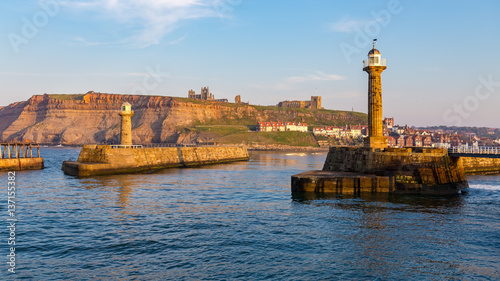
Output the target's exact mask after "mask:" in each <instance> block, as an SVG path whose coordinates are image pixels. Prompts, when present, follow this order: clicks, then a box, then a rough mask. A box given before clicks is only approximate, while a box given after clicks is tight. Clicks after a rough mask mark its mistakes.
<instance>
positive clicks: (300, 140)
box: [218, 132, 318, 147]
mask: <svg viewBox="0 0 500 281" xmlns="http://www.w3.org/2000/svg"><path fill="white" fill-rule="evenodd" d="M218 142H220V143H222V144H247V145H254V144H260V145H269V144H279V145H291V146H313V147H317V146H318V144H317V142H316V141H315V139H314V137H313V135H312V134H311V133H302V132H246V133H239V134H233V135H228V136H225V137H222V138H220V139H218Z"/></svg>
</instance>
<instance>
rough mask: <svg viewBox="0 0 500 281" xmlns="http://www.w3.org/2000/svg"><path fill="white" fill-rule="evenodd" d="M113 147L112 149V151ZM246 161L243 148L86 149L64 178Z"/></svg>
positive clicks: (66, 169) (65, 168)
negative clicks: (67, 176)
mask: <svg viewBox="0 0 500 281" xmlns="http://www.w3.org/2000/svg"><path fill="white" fill-rule="evenodd" d="M113 147H115V148H113ZM248 159H249V155H248V151H247V149H246V148H245V147H226V146H213V147H211V146H202V147H157V148H142V147H140V146H128V147H121V146H110V145H85V146H84V147H83V148H82V151H81V152H80V156H79V158H78V161H77V162H71V161H65V162H63V165H62V170H63V171H64V173H65V174H68V175H72V176H79V177H88V176H96V175H111V174H123V173H137V172H151V171H155V170H160V169H166V168H178V167H194V166H201V165H208V164H220V163H227V162H234V161H246V160H248Z"/></svg>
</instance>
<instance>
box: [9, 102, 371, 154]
mask: <svg viewBox="0 0 500 281" xmlns="http://www.w3.org/2000/svg"><path fill="white" fill-rule="evenodd" d="M125 101H128V102H129V103H131V104H132V110H134V112H135V114H134V116H133V117H132V135H133V142H134V143H137V144H148V143H159V142H184V143H185V142H194V141H196V140H197V139H198V138H200V136H198V135H193V134H192V133H182V132H183V128H189V127H192V126H195V125H197V124H240V125H241V124H242V125H255V124H256V123H257V122H261V121H295V122H309V123H311V120H315V118H317V117H316V116H315V115H314V114H312V113H310V112H309V113H308V112H296V111H293V110H286V109H284V110H278V111H276V110H269V109H267V110H266V109H257V108H256V107H254V106H250V105H245V104H238V105H236V104H228V103H220V102H207V101H194V100H189V99H182V98H172V97H165V96H140V95H118V94H102V93H87V94H85V95H47V94H45V95H35V96H33V97H31V98H30V99H29V100H27V101H24V102H18V103H13V104H10V105H9V106H6V107H4V108H0V120H1V121H0V139H2V140H4V141H25V140H28V139H29V140H30V141H32V142H38V143H47V144H67V145H81V144H95V143H98V144H99V143H119V130H120V116H119V115H118V112H119V110H120V106H121V104H122V103H123V102H125ZM318 114H320V113H318ZM318 114H316V115H318ZM321 114H324V113H321ZM349 116H350V115H340V116H337V117H335V116H333V115H328V114H326V115H325V116H324V118H325V120H329V119H332V118H338V119H340V120H344V119H343V118H354V120H353V121H354V122H356V123H357V122H358V121H361V122H362V120H358V121H356V118H355V117H352V116H350V117H349ZM203 137H204V138H207V136H203ZM203 140H204V141H210V139H203Z"/></svg>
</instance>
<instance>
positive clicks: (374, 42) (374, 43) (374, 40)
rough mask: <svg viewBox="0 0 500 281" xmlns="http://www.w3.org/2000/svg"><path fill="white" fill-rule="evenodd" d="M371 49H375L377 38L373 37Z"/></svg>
mask: <svg viewBox="0 0 500 281" xmlns="http://www.w3.org/2000/svg"><path fill="white" fill-rule="evenodd" d="M372 44H373V49H375V45H377V39H373V43H372Z"/></svg>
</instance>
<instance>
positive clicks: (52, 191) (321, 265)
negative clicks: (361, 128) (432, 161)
mask: <svg viewBox="0 0 500 281" xmlns="http://www.w3.org/2000/svg"><path fill="white" fill-rule="evenodd" d="M78 153H79V149H73V148H71V149H70V148H44V149H42V156H44V158H45V163H46V166H47V168H46V169H45V170H42V171H23V172H18V173H17V179H16V183H17V185H18V190H17V197H18V199H17V200H18V206H17V208H18V209H17V211H18V212H17V217H18V219H19V221H18V224H17V229H16V240H17V244H16V255H17V260H16V261H17V265H16V266H17V271H16V274H15V275H14V274H8V272H7V268H8V267H7V265H6V261H7V258H6V255H7V254H8V245H7V242H6V241H7V238H8V235H9V233H8V232H7V230H6V226H7V222H6V221H5V220H3V221H4V225H5V226H2V229H3V230H2V232H0V233H2V235H3V236H4V238H3V239H2V238H0V241H3V242H0V244H1V245H0V250H1V251H2V254H1V256H2V257H4V258H3V259H4V261H5V262H2V268H3V273H1V274H0V279H2V280H3V279H4V278H9V279H33V280H129V279H134V280H231V279H243V280H263V279H271V280H499V279H500V258H499V257H500V176H475V177H471V178H470V181H469V183H470V188H469V190H468V193H467V194H466V195H460V196H452V197H429V196H390V197H389V196H385V197H372V198H346V197H344V198H343V197H339V196H326V197H325V196H323V197H321V196H319V197H318V196H306V197H292V195H291V193H290V176H291V175H293V174H296V173H299V172H303V171H307V170H313V169H321V167H322V164H323V161H324V160H325V157H326V154H324V153H320V154H310V153H308V154H305V153H252V156H251V160H250V161H249V162H239V163H234V164H226V165H214V166H206V167H202V168H192V169H171V170H165V171H162V172H159V173H155V174H136V175H119V176H103V177H94V178H87V179H77V178H73V177H70V176H65V175H64V174H63V173H62V171H61V170H60V168H61V164H62V161H63V160H67V159H69V158H73V159H76V158H77V157H78ZM2 179H3V181H4V183H5V184H3V185H2V186H4V192H2V193H1V194H2V195H1V202H3V203H2V204H0V211H1V213H2V214H3V215H2V216H3V217H4V218H7V211H6V209H7V204H6V200H7V199H6V192H7V188H6V182H7V175H6V173H3V175H2Z"/></svg>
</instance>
